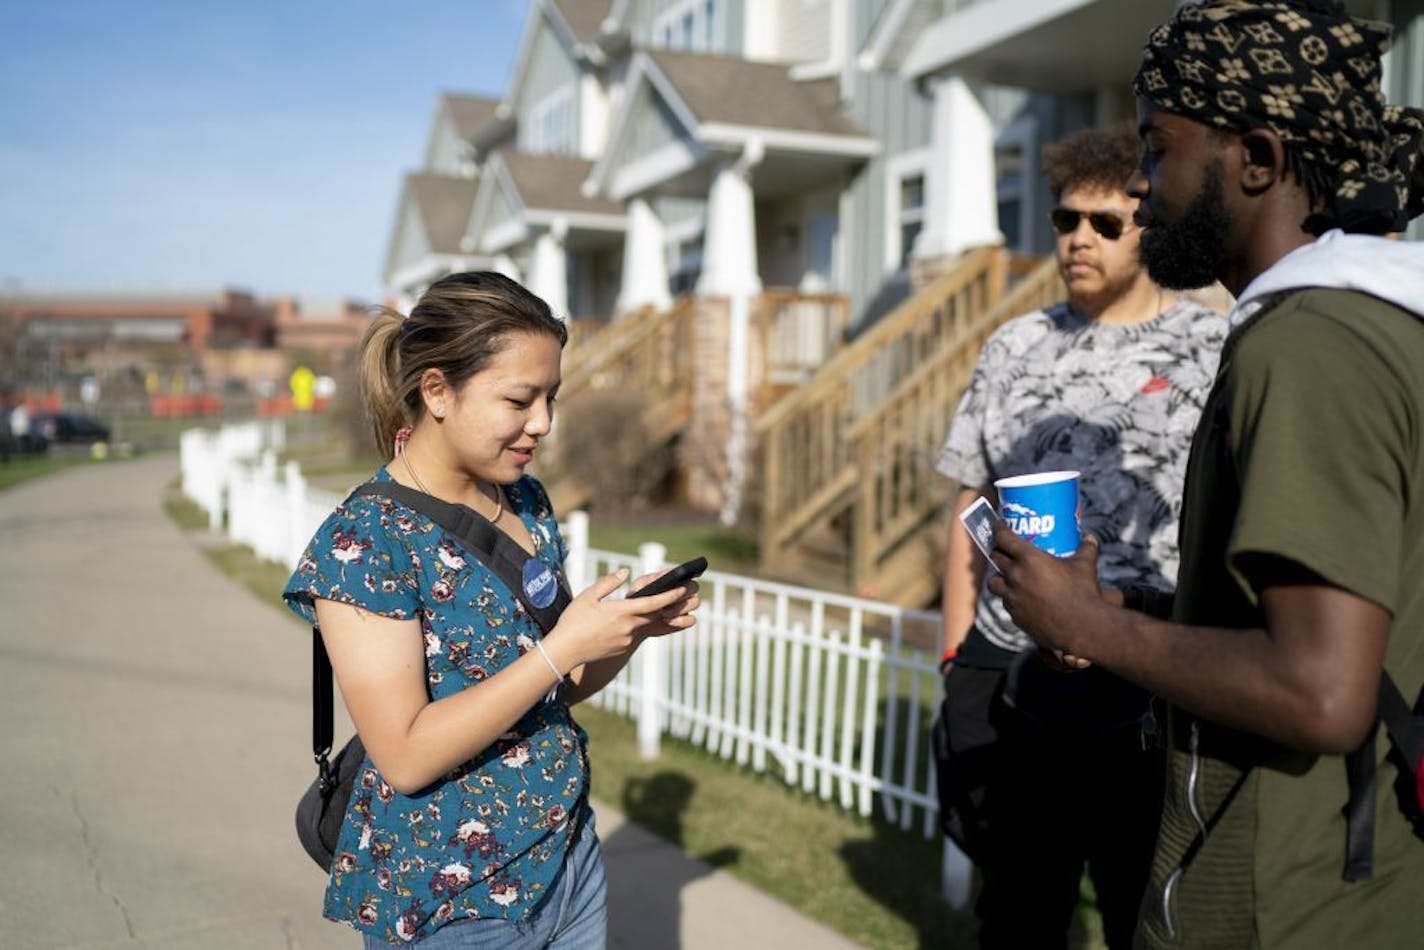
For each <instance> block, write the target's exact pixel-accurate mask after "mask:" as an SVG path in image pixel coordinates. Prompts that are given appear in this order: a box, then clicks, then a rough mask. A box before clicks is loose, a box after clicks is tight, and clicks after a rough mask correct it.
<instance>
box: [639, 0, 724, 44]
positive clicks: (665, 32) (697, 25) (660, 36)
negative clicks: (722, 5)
mask: <svg viewBox="0 0 1424 950" xmlns="http://www.w3.org/2000/svg"><path fill="white" fill-rule="evenodd" d="M718 7H719V4H718V2H717V0H682V2H681V3H674V4H673V5H672V6H670V7H668V8H667V9H666V10H664V11H663V12H662V13H660V14H658V16H657V17H655V18H654V19H653V30H652V36H653V43H654V44H656V45H657V46H662V47H665V48H667V49H685V50H692V51H694V52H707V51H709V50H712V49H714V48H715V47H716V38H717V16H718V12H719V11H718Z"/></svg>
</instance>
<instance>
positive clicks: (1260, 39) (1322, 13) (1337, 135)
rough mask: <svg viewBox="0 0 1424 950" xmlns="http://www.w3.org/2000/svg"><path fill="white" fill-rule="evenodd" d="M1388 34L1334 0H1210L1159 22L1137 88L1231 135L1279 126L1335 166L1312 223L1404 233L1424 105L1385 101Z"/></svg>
mask: <svg viewBox="0 0 1424 950" xmlns="http://www.w3.org/2000/svg"><path fill="white" fill-rule="evenodd" d="M1389 40H1390V28H1389V26H1388V25H1386V24H1381V23H1372V22H1367V21H1364V20H1358V19H1355V18H1354V17H1351V16H1349V15H1348V14H1346V13H1345V12H1344V11H1343V9H1342V8H1341V7H1340V6H1339V5H1338V4H1337V3H1334V2H1331V0H1304V2H1302V0H1297V2H1285V0H1275V2H1272V0H1205V2H1203V3H1200V4H1195V5H1188V6H1183V7H1181V8H1180V9H1179V10H1178V11H1177V13H1176V15H1175V16H1173V18H1172V19H1171V20H1170V21H1168V22H1167V23H1164V24H1163V25H1161V26H1159V27H1157V29H1155V30H1153V31H1152V34H1151V35H1150V36H1149V37H1148V41H1147V46H1146V47H1145V48H1144V50H1143V55H1142V66H1141V68H1140V69H1139V70H1138V72H1137V77H1136V79H1135V80H1134V81H1133V91H1134V92H1136V93H1137V95H1139V96H1141V97H1143V98H1145V99H1147V100H1148V101H1150V102H1152V103H1154V104H1155V105H1157V106H1158V107H1159V108H1162V109H1165V110H1167V111H1168V112H1175V113H1177V114H1179V115H1183V116H1186V117H1188V118H1191V119H1195V120H1197V121H1200V122H1204V123H1206V124H1208V125H1211V126H1213V127H1215V128H1218V129H1221V130H1223V131H1226V132H1232V133H1241V132H1245V131H1247V130H1249V129H1253V128H1267V129H1270V130H1271V131H1272V132H1274V133H1275V134H1276V135H1277V136H1278V137H1279V138H1280V139H1281V141H1282V143H1284V144H1285V145H1286V146H1287V147H1289V148H1290V149H1292V150H1293V151H1295V152H1296V153H1297V154H1298V156H1299V157H1300V158H1301V159H1302V160H1303V161H1304V162H1305V163H1307V164H1309V165H1311V166H1314V167H1316V168H1320V169H1325V170H1327V171H1328V172H1329V173H1330V174H1331V175H1332V177H1333V188H1334V192H1333V194H1328V195H1325V196H1324V199H1325V207H1324V208H1323V209H1322V211H1321V212H1320V214H1318V215H1316V216H1313V220H1312V221H1309V222H1307V228H1308V229H1309V230H1312V231H1315V232H1316V233H1321V232H1323V231H1324V230H1326V229H1328V228H1332V227H1338V228H1341V229H1343V230H1345V231H1348V232H1354V233H1364V234H1382V233H1386V232H1389V231H1401V230H1403V229H1404V227H1405V226H1406V225H1407V224H1408V223H1409V221H1410V220H1411V219H1412V218H1414V217H1417V216H1418V215H1419V214H1420V213H1421V212H1424V156H1421V147H1424V112H1420V111H1419V110H1417V109H1409V108H1404V107H1400V106H1390V105H1388V104H1386V102H1385V98H1384V93H1383V92H1382V91H1381V89H1380V57H1381V56H1382V55H1383V53H1384V51H1385V50H1386V49H1387V48H1388V47H1389Z"/></svg>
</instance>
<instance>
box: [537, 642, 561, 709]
mask: <svg viewBox="0 0 1424 950" xmlns="http://www.w3.org/2000/svg"><path fill="white" fill-rule="evenodd" d="M534 645H535V646H536V647H538V648H539V655H540V656H542V657H543V658H544V662H545V663H547V664H549V670H550V672H552V673H553V674H554V688H553V689H551V690H549V695H550V696H551V697H552V696H553V695H554V693H555V691H557V690H558V688H559V684H560V683H562V682H563V681H564V674H562V673H560V672H559V668H558V667H557V666H555V665H554V661H553V660H551V659H549V652H548V651H547V650H545V649H544V641H543V640H535V641H534Z"/></svg>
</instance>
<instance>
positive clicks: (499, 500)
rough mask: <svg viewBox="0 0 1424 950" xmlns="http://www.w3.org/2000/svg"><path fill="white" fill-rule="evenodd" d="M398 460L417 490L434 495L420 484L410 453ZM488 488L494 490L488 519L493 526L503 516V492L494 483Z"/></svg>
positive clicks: (402, 455)
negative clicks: (492, 506)
mask: <svg viewBox="0 0 1424 950" xmlns="http://www.w3.org/2000/svg"><path fill="white" fill-rule="evenodd" d="M400 458H401V461H402V462H404V463H405V470H406V471H407V472H409V473H410V477H411V478H412V479H414V480H415V487H416V488H419V489H420V490H421V491H423V492H425V493H426V494H427V495H433V494H434V493H433V492H431V490H430V489H428V488H426V487H425V483H424V482H422V481H421V480H420V476H419V475H417V474H416V472H415V467H414V466H413V465H411V464H410V453H409V452H402V453H401V457H400ZM490 488H492V489H493V490H494V514H493V515H492V516H491V517H490V523H492V524H493V523H494V522H497V521H499V519H500V517H501V516H502V515H503V514H504V492H503V491H501V490H500V487H499V486H498V485H496V484H494V483H491V484H490Z"/></svg>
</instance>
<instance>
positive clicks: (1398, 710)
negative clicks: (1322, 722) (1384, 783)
mask: <svg viewBox="0 0 1424 950" xmlns="http://www.w3.org/2000/svg"><path fill="white" fill-rule="evenodd" d="M1378 721H1379V722H1380V723H1383V724H1384V727H1385V731H1386V732H1387V733H1388V734H1389V740H1390V742H1391V743H1393V745H1394V748H1395V750H1396V751H1397V752H1398V753H1399V755H1400V757H1401V758H1402V759H1403V760H1404V765H1405V767H1406V768H1408V769H1409V771H1410V773H1411V774H1413V775H1414V776H1415V780H1416V782H1417V781H1418V771H1419V769H1420V768H1421V767H1424V717H1421V716H1418V715H1416V714H1415V713H1414V710H1412V709H1410V707H1409V703H1408V701H1407V700H1405V698H1404V694H1402V693H1401V692H1400V691H1399V687H1398V686H1397V685H1395V682H1394V679H1393V678H1391V677H1390V675H1389V674H1388V673H1386V672H1381V673H1380V689H1379V718H1378ZM1376 731H1377V730H1376V729H1371V730H1370V734H1369V737H1368V738H1367V739H1366V740H1365V742H1364V744H1363V745H1361V746H1360V748H1358V749H1356V750H1355V751H1354V752H1351V753H1350V754H1349V755H1347V756H1346V757H1345V774H1346V777H1347V778H1348V779H1349V783H1350V800H1349V801H1348V802H1346V803H1345V880H1347V881H1367V880H1369V879H1370V878H1371V876H1373V873H1374V843H1375V842H1374V836H1375V792H1376V787H1375V785H1376V782H1375V773H1376V771H1377V766H1376V763H1375V734H1376Z"/></svg>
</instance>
